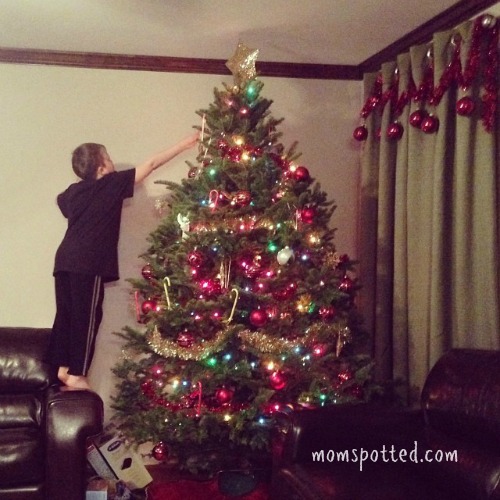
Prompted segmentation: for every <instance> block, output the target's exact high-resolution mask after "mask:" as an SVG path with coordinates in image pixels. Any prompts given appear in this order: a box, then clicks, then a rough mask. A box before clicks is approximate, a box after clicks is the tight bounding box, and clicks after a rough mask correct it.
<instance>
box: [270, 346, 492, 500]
mask: <svg viewBox="0 0 500 500" xmlns="http://www.w3.org/2000/svg"><path fill="white" fill-rule="evenodd" d="M283 429H284V431H283V433H282V442H279V441H277V446H276V448H277V452H276V453H275V455H276V456H275V457H274V468H273V475H272V494H271V498H272V499H273V500H305V499H307V500H322V499H332V500H338V499H342V500H368V499H369V500H375V499H376V500H413V499H415V500H417V499H418V500H433V499H436V500H437V499H439V500H479V499H490V500H493V499H496V500H498V499H500V351H486V350H467V349H454V350H451V351H450V352H448V353H446V354H445V355H444V356H443V357H442V358H441V359H440V360H439V361H438V362H437V363H436V365H435V366H434V367H433V369H432V370H431V371H430V373H429V375H428V377H427V380H426V383H425V386H424V389H423V391H422V395H421V410H405V409H391V408H387V407H378V406H374V405H368V404H366V405H365V404H360V405H355V406H338V407H330V408H324V409H314V410H303V411H300V412H295V413H293V414H292V415H291V416H290V417H289V420H288V427H286V426H285V427H284V428H283ZM278 445H279V446H278ZM384 450H385V451H384ZM321 451H322V452H323V453H322V454H321V453H320V454H319V455H318V454H317V452H321ZM346 451H347V452H348V453H347V454H346V453H345V452H346ZM315 452H316V455H315V459H314V458H313V453H315ZM362 457H363V460H362V459H361V458H362Z"/></svg>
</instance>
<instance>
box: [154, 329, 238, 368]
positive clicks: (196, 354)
mask: <svg viewBox="0 0 500 500" xmlns="http://www.w3.org/2000/svg"><path fill="white" fill-rule="evenodd" d="M232 330H233V327H232V326H231V327H230V326H226V327H225V328H224V329H223V330H221V331H220V332H218V333H217V335H216V336H215V337H214V338H213V339H212V340H207V341H204V342H203V343H200V344H194V345H192V346H191V347H181V346H180V345H178V344H177V342H175V341H172V340H168V339H165V338H163V337H162V336H161V333H160V332H159V330H158V328H156V327H155V328H154V330H152V331H150V332H147V333H146V341H147V343H148V344H149V345H150V347H151V348H152V349H153V351H154V352H155V353H156V354H159V355H160V356H163V357H164V358H179V359H183V360H194V361H201V360H202V359H205V358H207V357H208V356H210V354H213V353H215V352H218V351H220V350H221V349H222V348H223V347H224V345H225V343H226V341H227V339H228V337H229V336H230V335H231V334H232Z"/></svg>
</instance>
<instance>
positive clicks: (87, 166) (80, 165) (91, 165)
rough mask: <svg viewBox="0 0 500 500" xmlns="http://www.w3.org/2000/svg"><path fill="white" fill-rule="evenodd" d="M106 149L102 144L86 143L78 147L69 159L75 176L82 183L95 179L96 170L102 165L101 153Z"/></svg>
mask: <svg viewBox="0 0 500 500" xmlns="http://www.w3.org/2000/svg"><path fill="white" fill-rule="evenodd" d="M105 151H106V148H105V147H104V146H103V145H102V144H96V143H94V142H86V143H84V144H81V145H80V146H78V147H77V148H76V149H75V150H74V151H73V155H72V157H71V164H72V166H73V171H74V172H75V174H76V175H77V176H78V177H80V179H83V180H84V181H88V180H93V179H95V178H96V177H97V169H98V168H99V167H100V166H101V165H102V164H103V153H104V152H105Z"/></svg>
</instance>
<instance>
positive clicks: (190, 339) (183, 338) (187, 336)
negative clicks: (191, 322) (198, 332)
mask: <svg viewBox="0 0 500 500" xmlns="http://www.w3.org/2000/svg"><path fill="white" fill-rule="evenodd" d="M193 344H194V336H193V334H192V333H189V332H182V333H180V334H179V336H178V337H177V345H179V346H180V347H186V348H189V347H191V346H192V345H193Z"/></svg>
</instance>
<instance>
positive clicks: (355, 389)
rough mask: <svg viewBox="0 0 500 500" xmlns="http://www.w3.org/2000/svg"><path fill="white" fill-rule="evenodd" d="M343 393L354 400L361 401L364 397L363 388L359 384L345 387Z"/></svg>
mask: <svg viewBox="0 0 500 500" xmlns="http://www.w3.org/2000/svg"><path fill="white" fill-rule="evenodd" d="M345 392H346V393H347V394H349V395H350V396H352V397H354V398H356V399H363V396H364V391H363V387H361V386H360V385H359V384H353V385H351V386H350V387H346V389H345Z"/></svg>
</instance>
